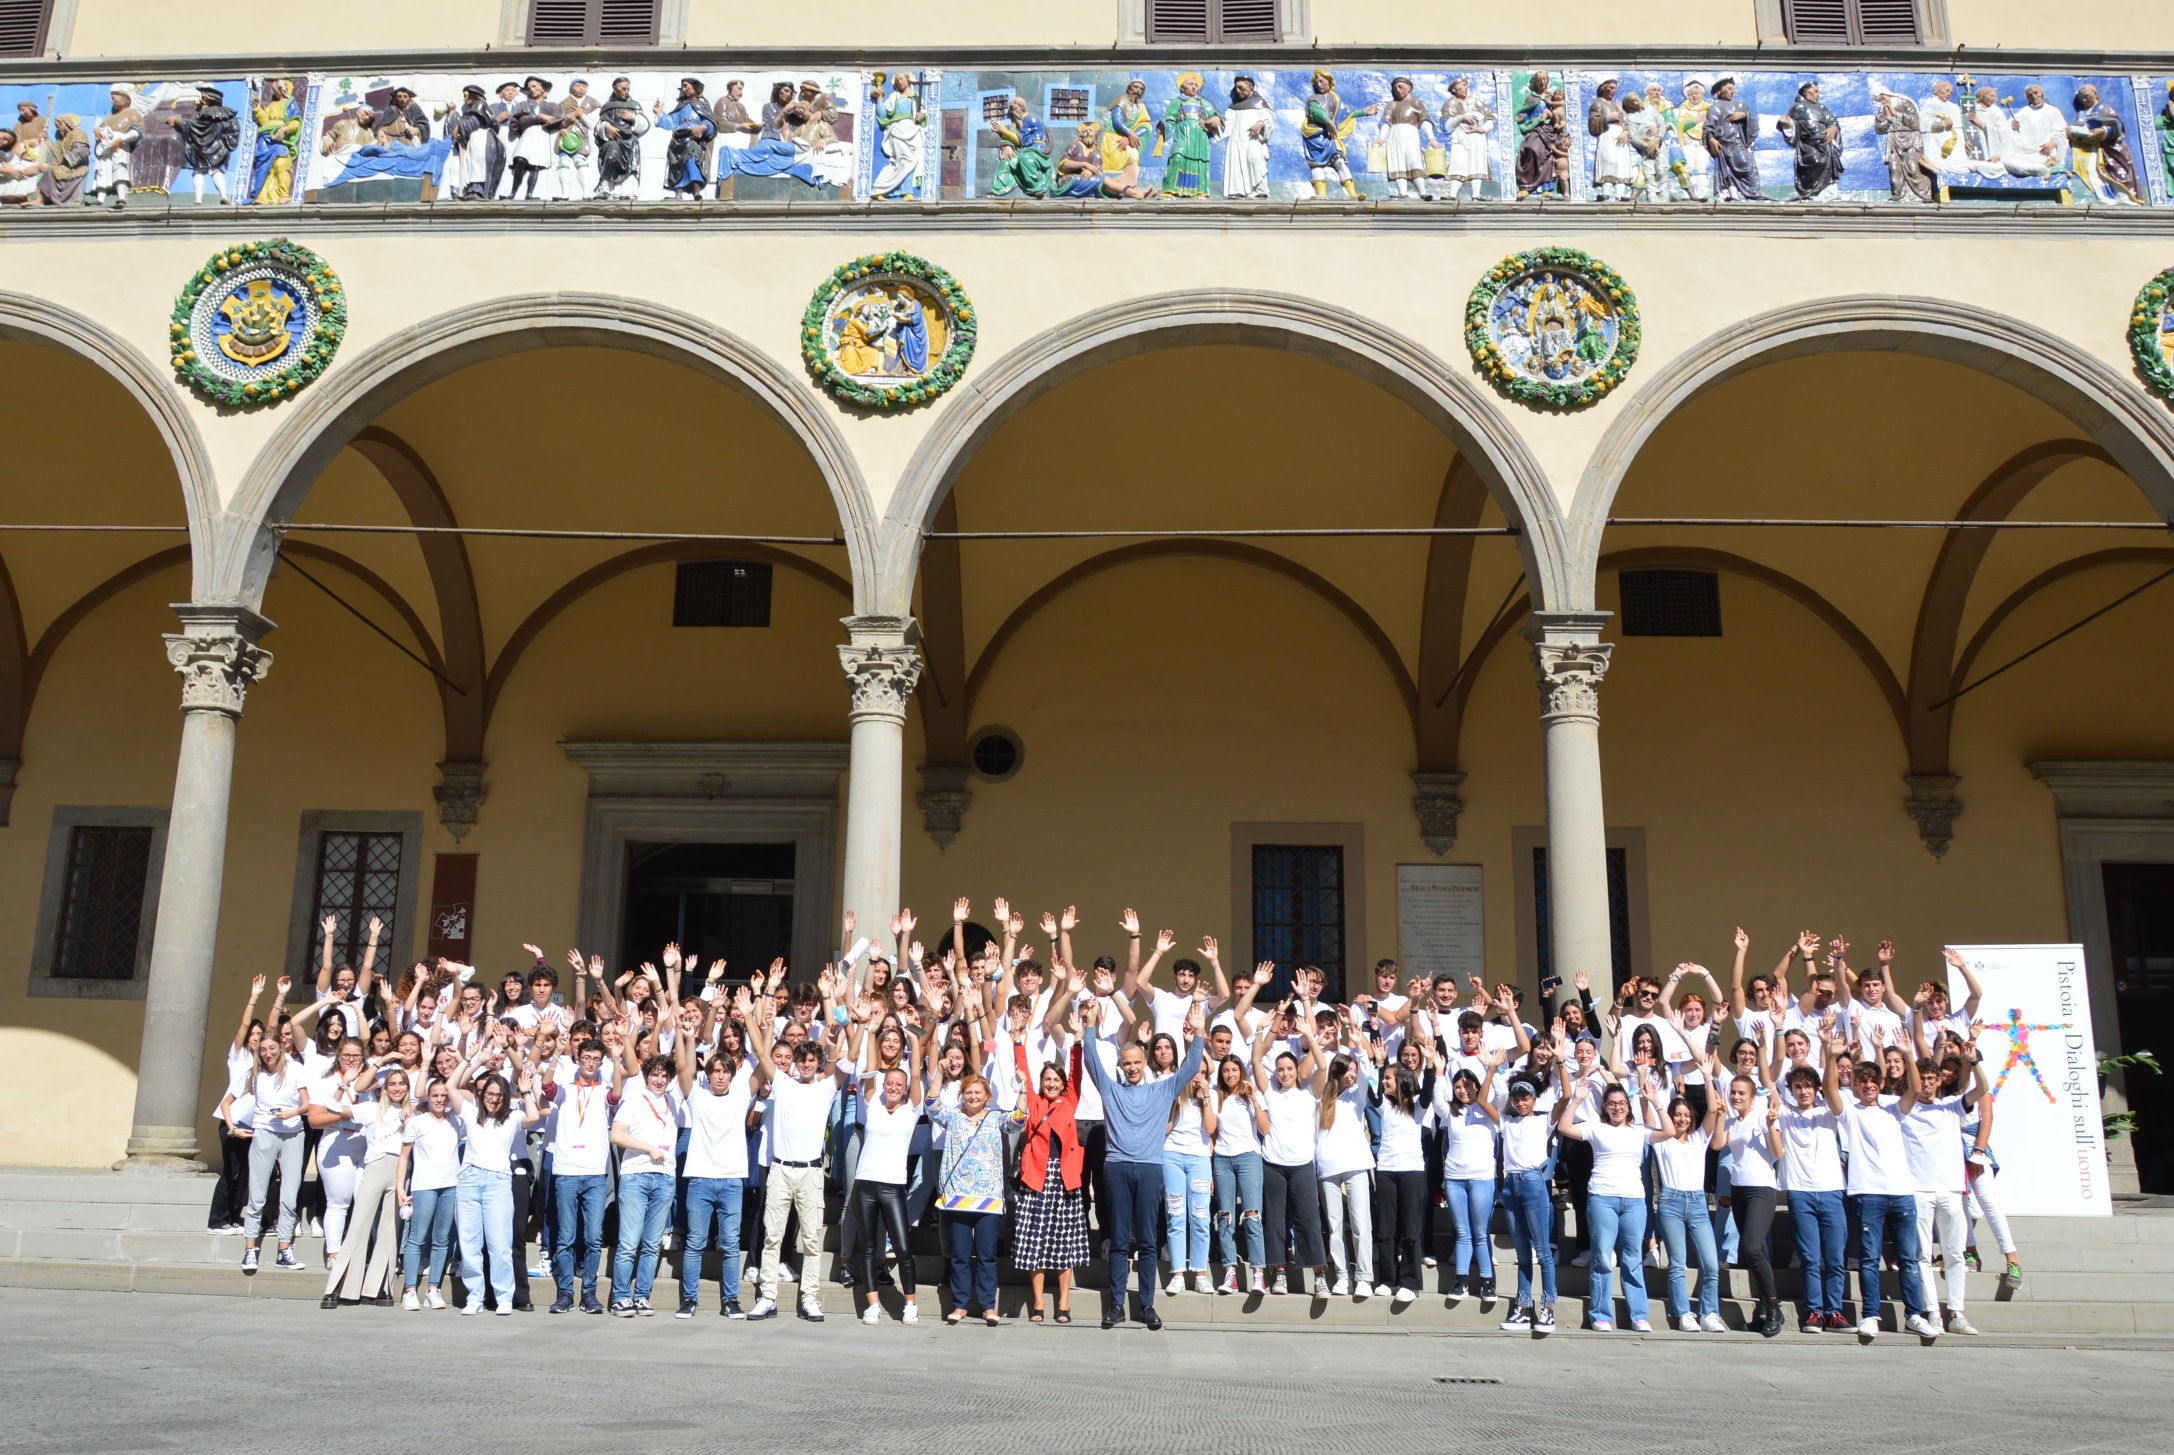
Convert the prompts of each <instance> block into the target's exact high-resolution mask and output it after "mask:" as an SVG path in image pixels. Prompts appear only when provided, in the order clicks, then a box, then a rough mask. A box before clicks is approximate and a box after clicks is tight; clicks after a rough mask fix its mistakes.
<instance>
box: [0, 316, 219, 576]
mask: <svg viewBox="0 0 2174 1455" xmlns="http://www.w3.org/2000/svg"><path fill="white" fill-rule="evenodd" d="M0 338H5V339H14V340H16V341H18V342H21V343H29V344H36V345H39V346H40V347H43V348H50V349H58V350H60V351H61V352H63V353H69V354H74V355H76V356H78V357H79V358H82V359H85V360H88V361H89V362H90V363H93V364H95V365H97V366H98V367H99V368H100V369H101V370H103V371H104V372H105V373H106V375H107V376H108V377H109V378H111V379H112V380H113V381H114V382H115V383H116V384H119V385H120V386H121V388H122V389H124V390H126V391H127V392H128V396H129V397H130V398H131V399H133V400H135V401H136V403H137V404H138V405H140V406H142V408H143V411H144V413H145V414H146V415H148V416H150V419H151V425H152V428H154V429H156V430H157V431H158V433H159V438H160V440H162V441H163V442H164V443H165V445H166V451H167V453H168V454H169V455H171V456H172V457H173V462H174V474H175V476H176V477H177V478H178V480H179V481H180V484H181V500H182V506H183V509H184V510H185V511H186V512H187V519H188V523H189V559H190V566H191V570H192V572H193V574H194V577H195V579H196V580H197V581H198V582H202V581H204V580H205V579H206V577H207V575H208V573H209V570H210V566H211V562H212V559H213V555H214V544H215V543H214V541H213V539H212V533H213V531H214V529H215V524H214V523H215V522H216V521H217V520H218V519H219V515H220V511H219V499H218V473H217V471H216V470H215V469H214V468H213V466H212V462H211V454H210V452H209V451H207V450H206V449H205V448H204V440H203V436H201V435H200V434H198V433H197V429H196V422H195V421H194V420H193V419H191V418H190V416H189V412H188V405H187V401H186V400H184V399H183V398H182V396H181V392H180V390H179V389H178V388H176V386H175V385H174V383H173V382H172V380H170V379H169V378H167V377H166V375H164V374H162V373H161V372H160V371H159V370H158V369H157V368H156V367H155V366H154V365H153V364H152V362H151V361H150V360H149V359H146V358H145V357H144V356H143V354H142V353H141V352H140V351H139V350H138V349H137V348H136V347H135V346H134V345H133V344H131V343H129V342H128V341H127V340H126V339H124V338H122V337H121V336H120V335H119V334H116V333H114V332H113V331H112V330H110V329H108V328H107V327H106V326H105V325H103V324H101V323H96V322H94V321H92V320H91V319H89V318H86V317H84V316H83V315H82V314H80V313H77V312H75V311H74V310H73V309H69V308H63V307H62V306H61V305H59V304H57V303H53V302H50V301H49V300H46V299H43V298H34V297H31V296H30V295H28V294H24V293H14V292H8V291H6V290H0Z"/></svg>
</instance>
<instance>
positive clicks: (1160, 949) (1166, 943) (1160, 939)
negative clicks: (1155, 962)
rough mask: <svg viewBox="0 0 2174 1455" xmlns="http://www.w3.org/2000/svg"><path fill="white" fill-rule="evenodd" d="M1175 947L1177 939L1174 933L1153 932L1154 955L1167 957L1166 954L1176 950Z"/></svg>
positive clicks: (1168, 931)
mask: <svg viewBox="0 0 2174 1455" xmlns="http://www.w3.org/2000/svg"><path fill="white" fill-rule="evenodd" d="M1177 945H1178V937H1177V935H1176V933H1175V932H1174V931H1171V930H1157V931H1155V953H1156V954H1158V955H1167V954H1169V953H1170V952H1171V951H1172V950H1174V949H1176V948H1177Z"/></svg>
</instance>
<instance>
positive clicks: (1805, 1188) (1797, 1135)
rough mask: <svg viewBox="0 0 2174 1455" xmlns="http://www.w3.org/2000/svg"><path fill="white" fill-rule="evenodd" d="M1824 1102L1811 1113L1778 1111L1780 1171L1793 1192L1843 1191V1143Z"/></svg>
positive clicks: (1784, 1109)
mask: <svg viewBox="0 0 2174 1455" xmlns="http://www.w3.org/2000/svg"><path fill="white" fill-rule="evenodd" d="M1836 1125H1837V1123H1836V1119H1835V1115H1834V1113H1833V1112H1832V1111H1830V1110H1828V1108H1827V1104H1826V1103H1825V1102H1824V1101H1821V1102H1817V1103H1815V1104H1814V1106H1813V1108H1812V1110H1810V1111H1798V1110H1797V1109H1796V1108H1795V1107H1793V1106H1784V1107H1783V1108H1782V1109H1781V1153H1782V1171H1783V1174H1784V1175H1785V1176H1786V1177H1787V1179H1788V1183H1789V1190H1790V1191H1792V1192H1840V1191H1841V1190H1842V1142H1841V1138H1840V1135H1839V1133H1838V1132H1837V1131H1836Z"/></svg>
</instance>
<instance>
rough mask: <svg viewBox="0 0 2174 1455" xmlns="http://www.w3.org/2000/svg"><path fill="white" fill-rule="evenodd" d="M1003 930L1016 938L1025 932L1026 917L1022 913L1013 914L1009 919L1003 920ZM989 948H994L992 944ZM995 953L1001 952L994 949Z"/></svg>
mask: <svg viewBox="0 0 2174 1455" xmlns="http://www.w3.org/2000/svg"><path fill="white" fill-rule="evenodd" d="M1004 932H1005V933H1006V934H1008V935H1010V936H1011V937H1012V938H1013V939H1015V940H1016V939H1018V938H1019V937H1020V936H1021V935H1023V934H1025V933H1026V932H1027V917H1026V916H1025V915H1023V914H1015V915H1013V916H1012V917H1011V918H1010V919H1008V920H1006V921H1004ZM991 948H992V950H994V947H993V946H992V947H991ZM995 953H998V954H1001V953H1002V952H1001V951H995Z"/></svg>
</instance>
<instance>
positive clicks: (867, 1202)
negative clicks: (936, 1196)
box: [801, 1177, 913, 1293]
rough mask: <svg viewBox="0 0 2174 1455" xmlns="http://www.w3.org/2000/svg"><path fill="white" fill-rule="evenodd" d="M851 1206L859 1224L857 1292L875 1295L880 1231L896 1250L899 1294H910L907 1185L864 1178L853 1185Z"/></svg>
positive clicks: (911, 1281)
mask: <svg viewBox="0 0 2174 1455" xmlns="http://www.w3.org/2000/svg"><path fill="white" fill-rule="evenodd" d="M853 1205H854V1209H855V1210H856V1211H857V1212H858V1213H859V1214H860V1220H861V1281H860V1285H859V1291H860V1292H862V1293H873V1292H875V1288H876V1253H877V1251H878V1250H879V1249H880V1248H881V1247H882V1246H883V1230H884V1229H885V1228H888V1229H890V1232H891V1243H892V1245H893V1246H894V1247H896V1248H897V1249H898V1291H899V1292H900V1293H912V1292H913V1247H912V1245H911V1244H909V1243H908V1242H907V1241H906V1185H905V1184H904V1183H902V1182H870V1181H869V1180H868V1179H867V1178H865V1177H863V1178H861V1179H859V1180H858V1181H856V1182H855V1183H854V1184H853ZM878 1218H881V1219H882V1222H881V1223H878V1222H877V1221H876V1220H877V1219H878ZM801 1276H802V1277H807V1276H808V1275H806V1274H802V1275H801Z"/></svg>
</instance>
